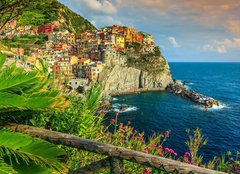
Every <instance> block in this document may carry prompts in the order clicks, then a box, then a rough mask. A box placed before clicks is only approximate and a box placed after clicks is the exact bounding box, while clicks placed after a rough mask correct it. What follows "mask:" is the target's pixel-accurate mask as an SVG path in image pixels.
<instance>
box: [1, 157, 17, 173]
mask: <svg viewBox="0 0 240 174" xmlns="http://www.w3.org/2000/svg"><path fill="white" fill-rule="evenodd" d="M0 173H1V174H9V173H11V174H15V173H17V172H16V171H15V170H14V169H13V167H12V166H10V165H9V164H7V163H6V162H5V161H4V160H3V158H1V157H0Z"/></svg>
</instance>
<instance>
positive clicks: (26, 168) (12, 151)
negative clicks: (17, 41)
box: [0, 54, 67, 174]
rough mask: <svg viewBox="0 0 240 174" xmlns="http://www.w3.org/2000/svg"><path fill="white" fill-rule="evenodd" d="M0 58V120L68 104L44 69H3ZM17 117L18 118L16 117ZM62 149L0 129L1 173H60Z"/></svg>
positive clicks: (4, 56)
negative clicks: (29, 70)
mask: <svg viewBox="0 0 240 174" xmlns="http://www.w3.org/2000/svg"><path fill="white" fill-rule="evenodd" d="M5 60H6V55H3V54H1V55H0V79H1V81H0V98H1V99H4V100H0V115H1V117H0V120H1V123H3V122H5V121H8V120H10V119H13V120H14V119H17V118H18V117H20V115H22V113H24V112H29V111H31V112H33V111H45V110H49V109H61V108H63V107H65V106H66V104H67V102H66V101H65V99H64V98H63V97H62V96H61V95H60V94H59V91H58V90H56V89H54V87H53V85H52V83H51V82H50V79H49V78H47V74H46V69H45V67H44V66H43V69H42V70H34V71H31V72H26V71H25V70H24V69H22V68H18V67H17V66H16V64H15V63H14V64H11V65H9V66H4V63H5ZM18 114H19V115H18ZM63 155H65V152H64V151H63V150H62V149H59V148H58V147H57V146H54V145H52V144H51V143H48V142H45V141H43V140H40V139H34V138H31V137H30V136H26V135H23V134H20V133H13V132H10V131H8V130H6V129H2V128H1V129H0V171H1V173H24V174H25V173H48V171H49V170H56V171H61V170H62V169H63V167H62V164H61V163H60V161H59V160H58V157H60V156H63Z"/></svg>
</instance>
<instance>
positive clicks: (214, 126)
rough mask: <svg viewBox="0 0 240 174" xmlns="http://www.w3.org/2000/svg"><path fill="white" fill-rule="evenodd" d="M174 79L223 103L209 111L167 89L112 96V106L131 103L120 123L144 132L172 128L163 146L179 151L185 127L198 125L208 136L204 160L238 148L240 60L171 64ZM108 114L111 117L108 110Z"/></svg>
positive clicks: (192, 127)
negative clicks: (235, 61)
mask: <svg viewBox="0 0 240 174" xmlns="http://www.w3.org/2000/svg"><path fill="white" fill-rule="evenodd" d="M169 65H170V69H171V72H172V75H173V78H175V79H179V80H182V81H183V80H186V81H188V82H191V84H189V85H187V86H188V87H189V88H191V89H193V90H196V91H198V92H200V93H202V94H205V95H207V96H211V97H213V98H215V99H217V100H219V101H221V102H222V103H224V104H225V105H226V106H225V107H224V108H215V109H211V110H209V111H206V110H203V109H201V108H200V107H199V106H197V105H195V104H194V103H192V102H190V101H187V100H184V99H182V98H180V97H177V96H174V95H172V94H170V93H168V92H149V93H142V94H133V95H125V96H115V97H114V98H115V99H116V100H115V101H113V104H114V105H118V104H128V105H131V106H133V107H132V108H131V110H129V111H128V112H124V113H120V115H119V120H120V121H121V122H123V123H127V121H131V122H132V126H134V127H135V129H137V130H140V131H145V133H146V134H147V135H151V134H152V133H153V132H164V131H166V130H171V136H170V138H169V140H168V142H167V144H166V146H168V147H170V148H173V149H174V150H175V151H176V152H177V153H178V154H180V155H183V153H184V152H185V151H187V147H186V145H185V141H186V140H187V135H186V129H187V128H190V129H195V128H197V127H199V128H200V129H202V132H203V134H204V135H205V137H207V139H208V144H207V145H206V146H205V147H203V148H202V150H201V151H200V153H201V154H203V155H204V158H205V160H209V159H210V158H212V157H213V156H215V155H218V156H219V155H221V154H222V153H225V152H227V151H229V150H230V151H232V152H236V151H240V63H170V64H169ZM109 117H112V118H114V114H113V113H110V114H109Z"/></svg>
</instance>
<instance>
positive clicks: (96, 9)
mask: <svg viewBox="0 0 240 174" xmlns="http://www.w3.org/2000/svg"><path fill="white" fill-rule="evenodd" d="M75 1H78V2H79V3H80V2H81V1H82V3H81V5H83V6H86V7H87V8H88V9H89V10H90V11H91V13H92V12H93V13H96V14H115V13H117V11H118V10H117V8H116V7H115V6H114V5H113V4H112V3H111V2H110V1H109V0H103V1H98V0H75Z"/></svg>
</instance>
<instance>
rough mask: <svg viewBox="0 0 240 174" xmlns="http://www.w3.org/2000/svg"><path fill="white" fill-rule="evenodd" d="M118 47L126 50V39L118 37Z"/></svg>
mask: <svg viewBox="0 0 240 174" xmlns="http://www.w3.org/2000/svg"><path fill="white" fill-rule="evenodd" d="M116 46H117V47H120V48H125V38H124V37H123V36H116Z"/></svg>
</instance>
